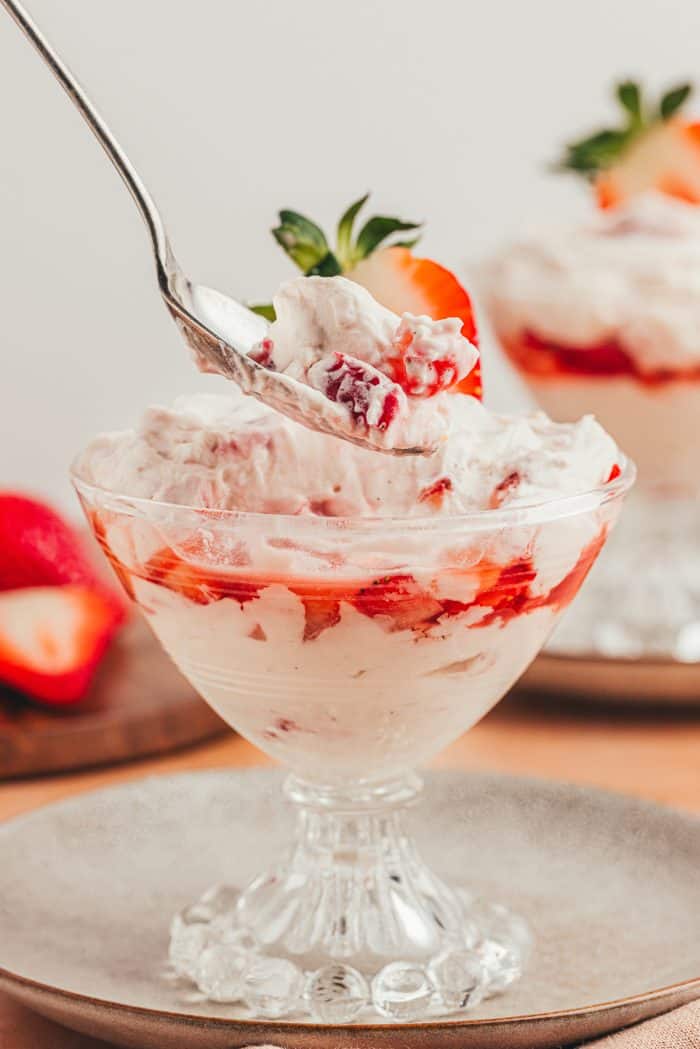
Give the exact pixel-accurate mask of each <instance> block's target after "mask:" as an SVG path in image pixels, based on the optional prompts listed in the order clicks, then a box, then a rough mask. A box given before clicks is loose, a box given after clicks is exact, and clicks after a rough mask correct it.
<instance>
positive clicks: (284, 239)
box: [272, 210, 330, 273]
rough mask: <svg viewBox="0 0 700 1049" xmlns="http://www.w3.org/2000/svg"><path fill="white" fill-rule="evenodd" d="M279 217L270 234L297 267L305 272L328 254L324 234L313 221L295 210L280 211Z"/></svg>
mask: <svg viewBox="0 0 700 1049" xmlns="http://www.w3.org/2000/svg"><path fill="white" fill-rule="evenodd" d="M279 217H280V224H279V226H275V228H274V229H273V230H272V236H273V237H274V238H275V240H276V241H277V243H278V244H279V245H280V247H282V248H284V250H285V251H286V252H287V254H288V255H289V257H290V258H291V259H293V260H294V262H295V263H296V264H297V266H298V267H299V269H302V270H303V271H304V272H305V273H307V272H308V271H309V270H310V269H312V268H313V267H314V266H317V265H318V264H319V262H320V261H321V260H322V259H323V258H325V257H326V255H327V254H328V252H329V250H330V249H329V247H328V241H327V240H326V236H325V234H324V232H323V230H322V229H321V228H320V227H319V226H317V225H316V223H315V222H311V221H310V220H309V219H307V218H305V217H304V215H299V214H298V212H296V211H288V210H284V211H280V213H279Z"/></svg>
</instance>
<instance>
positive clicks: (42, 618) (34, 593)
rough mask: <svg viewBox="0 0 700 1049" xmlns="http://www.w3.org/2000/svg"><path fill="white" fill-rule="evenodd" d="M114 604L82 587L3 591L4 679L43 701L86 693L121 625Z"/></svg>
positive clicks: (0, 664)
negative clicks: (116, 628)
mask: <svg viewBox="0 0 700 1049" xmlns="http://www.w3.org/2000/svg"><path fill="white" fill-rule="evenodd" d="M117 622H118V619H117V617H116V613H115V608H114V604H113V603H111V602H110V601H109V600H108V599H105V597H104V596H103V595H101V594H99V593H97V592H95V590H93V589H90V588H89V587H86V586H80V585H77V584H76V585H73V584H71V585H64V586H40V587H34V586H29V587H23V588H21V589H17V590H5V591H3V592H2V593H0V681H2V682H3V683H4V684H6V685H10V686H11V687H12V688H15V689H19V690H20V691H22V692H24V693H26V694H28V695H29V696H32V697H34V698H36V699H39V700H41V701H42V702H44V703H50V704H56V705H63V704H69V703H75V702H76V701H77V700H80V699H82V698H83V697H84V696H85V694H86V692H87V691H88V689H89V687H90V684H91V683H92V680H93V677H94V675H95V672H96V670H97V667H98V665H99V663H100V660H101V659H102V656H103V654H104V651H105V649H106V647H107V645H108V644H109V641H110V640H111V637H112V635H113V633H114V630H115V627H116V625H117Z"/></svg>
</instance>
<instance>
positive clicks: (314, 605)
mask: <svg viewBox="0 0 700 1049" xmlns="http://www.w3.org/2000/svg"><path fill="white" fill-rule="evenodd" d="M301 601H302V604H303V605H304V616H305V621H304V641H315V640H316V638H317V637H319V636H320V635H321V634H322V633H323V631H324V630H328V629H329V627H332V626H335V624H336V623H339V622H340V602H339V601H338V600H337V599H336V598H335V597H334V596H330V597H328V596H325V595H323V594H319V595H318V596H316V595H312V594H307V595H306V596H305V597H302V599H301Z"/></svg>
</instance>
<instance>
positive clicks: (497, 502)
mask: <svg viewBox="0 0 700 1049" xmlns="http://www.w3.org/2000/svg"><path fill="white" fill-rule="evenodd" d="M520 480H521V477H520V474H519V473H518V471H517V470H512V471H511V472H510V473H509V474H506V476H505V477H504V478H503V480H502V481H500V482H499V483H498V484H497V485H496V487H495V488H494V490H493V491H492V493H491V498H490V499H489V509H490V510H497V509H498V508H499V506H502V505H503V503H504V502H505V501H506V499H507V498H508V496H509V495H510V493H511V492H513V491H515V489H516V488H517V487H518V485H519V484H520Z"/></svg>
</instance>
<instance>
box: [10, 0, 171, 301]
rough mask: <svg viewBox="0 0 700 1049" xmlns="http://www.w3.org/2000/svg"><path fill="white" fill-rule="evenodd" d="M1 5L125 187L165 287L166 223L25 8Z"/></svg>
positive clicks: (168, 256) (168, 262)
mask: <svg viewBox="0 0 700 1049" xmlns="http://www.w3.org/2000/svg"><path fill="white" fill-rule="evenodd" d="M0 4H2V6H3V7H5V8H6V10H7V11H8V12H9V13H10V15H11V16H12V18H14V20H15V22H16V23H17V25H18V26H19V27H20V29H21V30H22V32H23V33H24V35H25V36H26V37H27V39H28V40H29V42H30V43H31V44H32V45H33V47H34V48H35V49H36V51H38V53H39V55H40V56H41V57H42V58H43V60H44V61H45V62H46V64H47V66H48V67H49V69H50V70H51V72H52V73H53V75H54V76H55V77H56V79H57V80H58V82H59V84H60V85H61V87H62V88H63V89H64V91H65V92H66V94H67V95H68V96H69V98H70V100H71V101H72V102H73V104H74V105H75V106H76V108H77V109H78V111H79V112H80V115H81V116H82V117H83V119H84V120H85V122H86V124H87V125H88V127H89V128H90V130H91V131H92V133H93V135H94V136H95V138H96V139H97V141H98V142H99V143H100V145H101V146H102V148H103V149H104V151H105V153H106V154H107V156H108V157H109V159H110V160H111V161H112V163H113V164H114V166H115V168H116V169H117V171H118V172H119V174H120V175H121V177H122V179H123V180H124V182H125V183H126V185H127V188H128V189H129V191H130V193H131V195H132V197H133V198H134V201H135V202H136V205H137V207H138V209H139V211H140V212H141V215H142V217H143V219H144V221H145V223H146V225H147V227H148V231H149V233H150V235H151V241H152V243H153V250H154V252H155V255H156V262H157V268H158V280H159V283H160V284H161V286H162V287H163V286H164V285H167V281H168V278H169V276H170V275H172V274H173V272H174V271H176V269H177V267H176V264H175V259H174V256H173V253H172V249H171V247H170V243H169V241H168V236H167V234H166V232H165V226H164V225H163V220H162V218H161V217H160V213H159V211H158V209H157V207H156V205H155V203H154V201H153V198H152V197H151V194H150V193H149V192H148V190H147V189H146V186H145V185H144V183H143V181H142V179H141V177H140V176H139V175H138V173H137V172H136V169H135V168H134V167H133V165H132V164H131V162H130V161H129V159H128V157H127V155H126V153H125V152H124V150H123V149H122V147H121V146H120V145H119V143H118V142H117V140H116V138H115V137H114V135H113V134H112V132H111V131H110V129H109V128H108V127H107V124H106V123H105V121H104V120H103V119H102V117H101V116H100V114H99V113H98V111H97V109H96V108H95V106H94V105H93V103H92V102H91V101H90V99H89V98H88V96H87V95H86V94H85V92H84V91H83V89H82V87H81V86H80V84H79V83H78V81H77V80H76V78H75V77H74V76H73V74H72V73H71V71H70V70H69V69H68V67H67V66H66V65H65V64H64V62H62V61H61V59H60V58H59V56H58V55H57V54H56V52H55V51H54V49H53V48H52V47H51V45H50V44H49V42H48V41H47V39H46V38H45V37H44V36H43V34H42V33H41V32H40V30H39V28H38V27H37V25H36V24H35V23H34V21H33V20H32V18H31V17H30V15H29V14H28V13H27V11H26V10H25V9H24V7H23V6H22V4H20V3H18V0H0Z"/></svg>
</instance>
